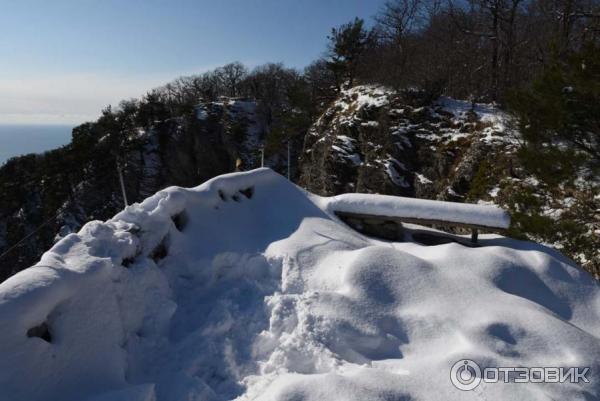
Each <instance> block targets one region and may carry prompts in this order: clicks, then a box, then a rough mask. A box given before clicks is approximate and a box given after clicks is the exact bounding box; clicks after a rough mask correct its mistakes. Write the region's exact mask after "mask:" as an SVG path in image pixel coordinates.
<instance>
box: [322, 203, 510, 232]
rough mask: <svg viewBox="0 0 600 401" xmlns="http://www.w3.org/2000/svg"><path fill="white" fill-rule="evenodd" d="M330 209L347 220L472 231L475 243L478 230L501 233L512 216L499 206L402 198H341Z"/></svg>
mask: <svg viewBox="0 0 600 401" xmlns="http://www.w3.org/2000/svg"><path fill="white" fill-rule="evenodd" d="M328 209H329V210H330V211H331V212H333V213H335V214H336V215H338V216H340V217H343V218H344V217H345V218H348V217H351V218H358V219H369V220H378V219H379V220H385V221H390V220H391V221H396V222H398V223H414V224H431V225H446V226H456V227H465V228H470V229H471V232H472V235H471V240H472V241H473V242H476V241H477V232H478V231H477V230H478V229H482V230H487V231H498V230H505V229H507V228H508V227H509V225H510V215H509V214H508V213H507V212H506V211H505V210H503V209H501V208H499V207H497V206H489V205H475V204H468V203H456V202H444V201H435V200H427V199H414V198H404V197H400V196H388V195H376V196H374V195H365V194H344V195H338V196H335V197H332V198H330V199H329V201H328Z"/></svg>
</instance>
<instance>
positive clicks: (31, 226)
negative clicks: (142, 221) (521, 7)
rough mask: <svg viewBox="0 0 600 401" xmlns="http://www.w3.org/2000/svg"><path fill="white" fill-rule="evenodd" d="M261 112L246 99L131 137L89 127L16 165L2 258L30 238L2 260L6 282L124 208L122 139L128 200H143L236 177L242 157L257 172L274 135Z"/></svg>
mask: <svg viewBox="0 0 600 401" xmlns="http://www.w3.org/2000/svg"><path fill="white" fill-rule="evenodd" d="M256 107H257V106H256V103H255V102H254V101H251V100H244V99H222V100H221V101H219V102H207V103H200V104H199V105H198V106H197V107H196V109H195V110H194V112H193V113H190V114H189V115H185V116H182V117H180V118H174V119H169V120H165V121H160V122H155V123H154V124H152V125H151V126H148V127H135V129H133V130H130V131H129V132H127V133H124V132H120V133H113V132H110V131H108V130H106V131H105V130H98V129H97V127H94V125H93V124H84V125H83V126H81V127H79V128H78V130H76V131H77V135H76V136H77V138H76V139H75V140H74V141H73V143H71V144H70V145H68V146H66V147H64V148H61V149H58V150H55V151H51V152H47V153H45V154H42V155H28V156H24V157H20V158H14V159H12V160H10V161H9V162H8V163H7V164H6V165H4V166H2V168H1V169H0V192H1V193H2V194H3V196H2V199H1V200H0V254H2V253H3V252H6V251H7V250H9V249H10V247H11V246H13V245H14V244H15V243H16V242H17V241H19V240H21V239H22V238H26V239H25V240H24V241H23V242H21V243H19V244H18V245H17V246H16V247H14V248H12V249H10V250H9V251H8V253H7V254H6V255H4V256H3V257H2V258H0V281H1V280H3V279H5V278H7V277H8V276H10V275H12V274H14V273H16V272H17V271H19V270H22V269H24V268H26V267H28V266H30V265H32V264H33V263H35V262H36V261H37V260H39V258H40V256H41V254H42V253H43V252H44V251H46V250H47V249H49V247H51V246H52V244H53V243H54V242H56V241H57V240H58V239H60V238H62V237H64V236H65V235H67V234H69V233H71V232H74V231H77V230H78V229H79V228H80V227H81V226H82V225H83V224H84V223H85V222H87V221H89V220H94V219H99V220H105V219H107V218H109V217H110V216H112V215H114V214H115V213H116V212H117V211H118V210H120V209H122V208H123V199H122V195H121V189H120V186H119V180H118V173H117V163H116V155H115V146H114V140H115V136H121V138H122V137H123V136H126V139H125V140H124V141H122V142H123V143H122V145H120V150H121V151H120V152H119V155H118V159H119V163H120V165H121V169H122V173H123V177H124V182H125V189H126V193H127V197H128V200H129V202H130V203H132V202H137V201H141V200H142V199H144V198H146V197H148V196H149V195H151V194H153V193H155V192H156V191H158V190H160V189H162V188H165V187H167V186H171V185H179V186H184V187H190V186H196V185H199V184H200V183H202V182H204V181H206V180H207V179H209V178H212V177H214V176H217V175H220V174H223V173H227V172H231V171H234V169H235V165H236V160H237V159H238V158H239V159H241V160H242V167H243V168H254V167H256V166H257V165H258V163H260V159H259V158H258V148H259V145H260V143H261V141H262V139H263V136H264V133H265V131H266V129H267V127H266V126H265V124H264V123H263V122H262V121H261V119H260V117H259V114H258V113H257V112H256ZM96 125H97V124H96ZM94 130H96V131H94ZM84 141H85V149H86V152H87V153H86V154H85V156H82V153H84V152H83V151H82V150H81V149H82V145H80V143H81V142H84ZM36 230H37V231H36ZM28 235H30V236H29V237H27V236H28Z"/></svg>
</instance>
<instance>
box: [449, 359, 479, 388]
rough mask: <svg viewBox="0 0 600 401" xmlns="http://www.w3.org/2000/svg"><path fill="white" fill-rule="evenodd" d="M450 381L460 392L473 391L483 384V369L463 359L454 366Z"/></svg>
mask: <svg viewBox="0 0 600 401" xmlns="http://www.w3.org/2000/svg"><path fill="white" fill-rule="evenodd" d="M450 381H451V382H452V384H454V387H456V388H457V389H459V390H463V391H470V390H473V389H474V388H475V387H477V386H479V383H481V368H480V367H479V365H478V364H477V363H476V362H474V361H472V360H470V359H461V360H460V361H458V362H456V363H455V364H454V365H452V370H451V371H450Z"/></svg>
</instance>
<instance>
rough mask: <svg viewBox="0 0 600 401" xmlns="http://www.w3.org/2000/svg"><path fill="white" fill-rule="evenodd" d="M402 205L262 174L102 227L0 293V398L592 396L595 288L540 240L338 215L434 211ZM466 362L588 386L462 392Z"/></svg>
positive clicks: (190, 192)
mask: <svg viewBox="0 0 600 401" xmlns="http://www.w3.org/2000/svg"><path fill="white" fill-rule="evenodd" d="M248 188H252V191H250V190H247V189H248ZM240 190H242V191H243V192H240ZM405 202H407V201H406V200H402V201H400V203H395V202H393V201H392V200H390V199H389V198H388V197H382V196H377V195H352V196H350V195H343V196H338V197H334V198H320V197H317V196H314V195H311V194H309V193H307V192H305V191H303V190H302V189H300V188H298V187H296V186H294V185H293V184H291V183H290V182H288V181H287V180H286V179H285V178H283V177H281V176H279V175H277V174H276V173H274V172H272V171H271V170H268V169H258V170H254V171H250V172H246V173H237V174H229V175H224V176H220V177H217V178H215V179H212V180H210V181H208V182H206V183H205V184H203V185H200V186H199V187H197V188H193V189H182V188H176V187H172V188H168V189H165V190H163V191H160V192H158V193H157V194H155V195H153V196H151V197H150V198H148V199H146V200H145V201H144V202H142V203H141V204H135V205H132V206H129V207H128V208H127V209H126V210H124V211H123V212H121V213H119V214H118V215H117V216H115V217H114V218H113V219H112V220H109V221H107V222H99V221H93V222H90V223H88V224H86V225H85V226H84V227H83V229H82V230H81V231H80V232H79V233H77V234H70V235H68V236H66V237H65V238H64V239H62V240H61V241H60V242H58V243H57V244H56V245H55V246H54V247H53V248H52V249H51V250H50V251H48V252H47V253H45V254H44V255H43V257H42V259H41V261H40V262H39V263H38V264H37V265H36V266H34V267H32V268H30V269H27V270H25V271H22V272H20V273H18V274H17V275H15V276H13V277H11V278H10V279H8V280H7V281H5V282H3V283H2V284H0V356H1V357H0V400H3V401H4V400H6V401H38V400H52V401H54V400H60V401H86V400H87V401H119V400H123V401H125V400H127V401H179V400H185V401H191V400H230V399H238V400H264V401H266V400H288V401H291V400H340V401H341V400H361V401H369V400H444V401H447V400H482V399H488V400H558V399H560V400H592V399H597V397H599V396H600V381H599V379H598V375H597V373H594V372H598V369H600V288H599V285H598V284H597V282H596V281H594V280H593V279H592V278H591V277H590V276H589V275H588V274H587V273H586V272H584V271H582V270H581V269H579V268H578V267H577V266H575V265H574V264H573V263H572V262H571V261H569V260H568V259H566V258H564V257H563V256H561V255H560V254H558V253H557V252H555V251H552V250H550V249H548V248H545V247H544V246H541V245H537V244H534V243H530V242H521V241H516V240H511V239H507V238H503V237H500V236H495V235H487V236H486V235H482V236H481V237H480V243H481V245H482V246H481V247H479V248H470V247H465V246H462V245H459V244H457V243H450V244H444V245H437V246H423V245H420V244H418V243H416V242H413V241H411V240H410V239H407V241H406V242H387V241H380V240H376V239H373V238H369V237H365V236H363V235H361V234H359V233H357V232H355V231H353V230H352V229H350V228H349V227H347V226H346V225H344V224H343V223H342V222H341V221H339V220H338V219H337V218H336V217H335V215H334V214H333V213H332V211H333V210H339V208H340V207H344V208H348V209H352V210H371V208H376V209H384V210H392V211H393V210H397V209H398V208H400V207H401V206H402V207H409V206H410V207H413V206H414V207H419V208H420V210H427V209H428V207H429V205H430V204H428V203H423V205H425V206H422V207H421V206H417V205H419V201H416V200H415V201H414V203H410V204H409V203H405ZM486 210H488V209H486ZM182 213H183V214H182ZM184 215H185V216H184ZM172 216H180V217H179V218H178V221H179V222H182V221H187V223H186V224H179V225H178V227H179V228H178V227H176V225H175V223H174V222H173V219H172ZM182 216H184V217H182ZM159 244H162V245H163V248H164V249H165V250H166V252H162V253H163V254H162V255H160V252H158V253H157V252H156V251H155V250H156V249H157V246H158V245H159ZM153 254H154V256H155V257H154V259H153V258H152V257H151V256H152V255H153ZM159 255H160V256H162V259H159V257H158V256H159ZM125 261H128V263H125ZM124 263H125V265H127V267H125V265H124ZM42 323H46V325H47V327H48V328H49V333H50V341H49V342H48V341H46V340H44V339H42V338H38V337H36V336H32V337H30V336H28V334H27V333H28V330H30V329H31V328H33V327H36V326H39V325H41V324H42ZM462 358H469V359H472V360H475V361H477V362H479V363H480V364H481V365H482V366H528V367H537V366H550V367H551V366H585V367H590V368H591V372H592V375H591V377H590V379H591V382H590V383H578V384H577V383H562V384H561V383H548V384H542V383H529V384H515V383H509V384H503V383H496V384H492V383H482V384H481V385H480V386H479V387H478V388H477V389H476V390H474V391H471V392H464V391H460V390H458V389H456V388H454V387H453V386H452V385H451V383H450V380H449V374H450V368H451V367H452V365H453V364H454V363H455V362H456V361H458V360H460V359H462Z"/></svg>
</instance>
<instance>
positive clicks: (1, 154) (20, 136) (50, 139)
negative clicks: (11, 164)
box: [0, 124, 73, 166]
mask: <svg viewBox="0 0 600 401" xmlns="http://www.w3.org/2000/svg"><path fill="white" fill-rule="evenodd" d="M72 129H73V126H71V125H4V124H0V166H1V165H3V164H4V163H5V162H6V161H7V160H8V159H10V158H11V157H14V156H20V155H24V154H28V153H41V152H44V151H46V150H51V149H55V148H58V147H60V146H62V145H66V144H67V143H69V142H70V141H71V130H72Z"/></svg>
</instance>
